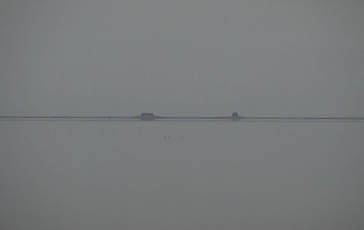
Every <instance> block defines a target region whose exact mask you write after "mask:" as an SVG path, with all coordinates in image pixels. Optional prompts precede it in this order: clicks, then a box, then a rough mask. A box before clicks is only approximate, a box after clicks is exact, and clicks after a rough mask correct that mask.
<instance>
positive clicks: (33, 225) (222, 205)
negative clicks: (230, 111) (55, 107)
mask: <svg viewBox="0 0 364 230" xmlns="http://www.w3.org/2000/svg"><path fill="white" fill-rule="evenodd" d="M363 140H364V123H360V122H357V123H355V122H353V123H350V122H337V123H332V122H288V123H270V122H262V123H245V122H231V121H223V122H166V121H163V122H162V121H142V122H139V121H137V122H108V121H100V122H90V121H84V122H82V121H81V122H80V121H75V122H73V121H68V122H65V121H59V122H57V121H31V122H30V121H23V122H11V121H10V122H4V121H3V122H1V123H0V146H1V155H0V182H1V189H0V204H1V205H0V223H1V226H3V227H4V229H55V230H58V229H88V230H89V229H95V230H96V229H223V228H225V229H361V228H362V227H364V220H363V218H362V217H363V213H364V183H363V176H364V169H363V164H364V154H363V149H364V142H363Z"/></svg>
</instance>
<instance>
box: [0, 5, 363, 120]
mask: <svg viewBox="0 0 364 230" xmlns="http://www.w3.org/2000/svg"><path fill="white" fill-rule="evenodd" d="M0 6H1V7H0V49H1V55H0V69H1V73H0V74H1V75H0V76H1V78H0V83H1V84H0V107H1V112H0V113H1V115H135V114H139V113H141V112H154V113H156V114H163V115H207V114H214V115H225V114H230V113H231V112H233V111H237V112H239V113H241V114H242V115H253V116H254V115H256V116H261V115H307V116H310V115H312V116H319V115H322V116H331V115H332V116H363V115H364V107H363V106H362V98H364V90H363V89H364V75H363V73H364V65H363V60H364V39H363V38H364V26H363V22H364V14H363V10H364V2H363V1H361V0H347V1H342V0H318V1H317V0H315V1H311V0H308V1H298V0H293V1H292V0H269V1H268V0H262V1H233V0H228V1H205V0H197V1H196V0H193V1H192V0H184V1H175V0H148V1H144V0H137V1H129V0H125V1H116V0H104V1H90V0H73V1H71V0H62V1H55V0H43V1H42V0H31V1H29V0H11V1H10V0H2V1H1V3H0Z"/></svg>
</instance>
